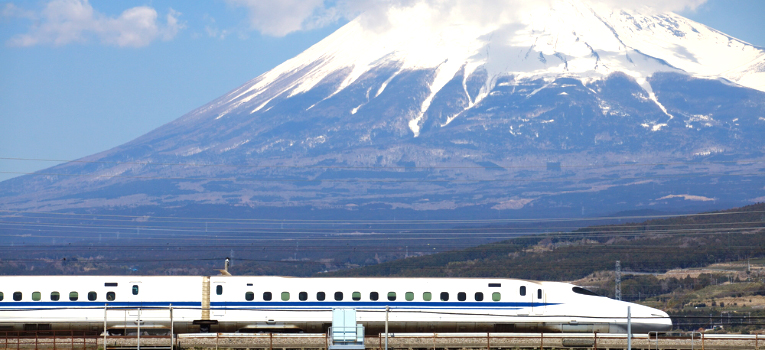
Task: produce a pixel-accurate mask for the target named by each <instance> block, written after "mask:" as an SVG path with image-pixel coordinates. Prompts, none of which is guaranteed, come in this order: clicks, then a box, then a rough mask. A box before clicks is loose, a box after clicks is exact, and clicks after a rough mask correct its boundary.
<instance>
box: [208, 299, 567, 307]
mask: <svg viewBox="0 0 765 350" xmlns="http://www.w3.org/2000/svg"><path fill="white" fill-rule="evenodd" d="M210 305H211V306H220V307H226V306H249V307H274V306H277V307H357V308H358V307H363V308H385V307H386V306H389V307H392V308H417V309H422V308H437V309H448V308H455V309H482V308H487V309H506V308H522V307H541V306H552V305H560V303H501V302H489V303H487V302H477V303H476V302H428V301H426V302H417V301H394V302H384V301H276V302H274V301H226V302H211V303H210Z"/></svg>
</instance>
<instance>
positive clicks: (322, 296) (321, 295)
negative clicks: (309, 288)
mask: <svg viewBox="0 0 765 350" xmlns="http://www.w3.org/2000/svg"><path fill="white" fill-rule="evenodd" d="M324 299H327V294H325V293H324V292H318V293H316V300H318V301H324Z"/></svg>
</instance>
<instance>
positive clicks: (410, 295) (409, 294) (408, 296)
mask: <svg viewBox="0 0 765 350" xmlns="http://www.w3.org/2000/svg"><path fill="white" fill-rule="evenodd" d="M404 299H406V301H412V300H414V293H412V292H406V294H404Z"/></svg>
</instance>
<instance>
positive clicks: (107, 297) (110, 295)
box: [106, 292, 117, 301]
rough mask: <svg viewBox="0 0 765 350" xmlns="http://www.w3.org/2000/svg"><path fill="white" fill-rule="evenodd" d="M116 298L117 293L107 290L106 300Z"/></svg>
mask: <svg viewBox="0 0 765 350" xmlns="http://www.w3.org/2000/svg"><path fill="white" fill-rule="evenodd" d="M116 298H117V295H116V294H114V292H106V301H114V299H116Z"/></svg>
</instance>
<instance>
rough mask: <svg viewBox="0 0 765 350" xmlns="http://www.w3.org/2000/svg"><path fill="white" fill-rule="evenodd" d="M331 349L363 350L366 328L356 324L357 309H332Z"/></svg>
mask: <svg viewBox="0 0 765 350" xmlns="http://www.w3.org/2000/svg"><path fill="white" fill-rule="evenodd" d="M329 334H330V337H329V339H330V342H329V349H330V350H334V349H341V350H357V349H358V350H363V349H364V326H363V325H361V324H356V309H332V328H330V329H329Z"/></svg>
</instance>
